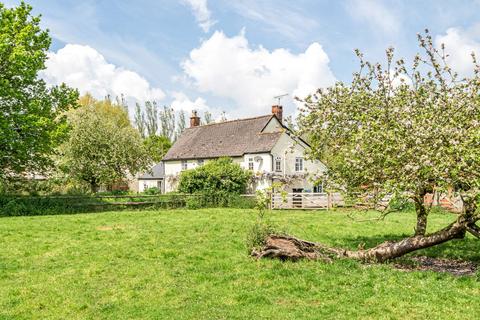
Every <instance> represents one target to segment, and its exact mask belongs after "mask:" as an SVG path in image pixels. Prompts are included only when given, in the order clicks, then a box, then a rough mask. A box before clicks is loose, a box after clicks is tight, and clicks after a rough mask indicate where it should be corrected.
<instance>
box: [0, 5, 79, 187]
mask: <svg viewBox="0 0 480 320" xmlns="http://www.w3.org/2000/svg"><path fill="white" fill-rule="evenodd" d="M31 11H32V7H31V6H29V5H27V4H25V3H24V2H22V3H20V5H19V6H18V7H14V8H5V7H4V5H3V4H2V3H0V110H1V114H2V116H1V117H0V178H5V177H7V176H11V175H15V174H18V173H23V172H25V171H43V170H45V169H47V168H48V167H49V166H50V165H51V164H52V161H51V156H52V154H53V152H54V150H55V147H56V146H58V144H59V143H60V142H61V141H62V140H63V139H65V137H66V133H67V126H66V122H65V118H64V117H63V116H62V113H63V112H64V111H65V110H67V109H68V108H69V107H73V106H75V102H76V99H77V98H78V93H77V91H76V90H73V89H70V88H68V87H67V86H65V85H61V86H55V87H51V88H48V87H47V86H46V84H45V82H44V81H43V80H41V79H39V78H38V73H39V71H41V70H43V69H45V61H46V59H47V50H48V48H49V47H50V43H51V39H50V36H49V34H48V32H47V31H45V30H42V29H41V28H40V17H34V16H32V15H31Z"/></svg>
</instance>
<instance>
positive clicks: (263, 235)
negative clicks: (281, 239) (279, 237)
mask: <svg viewBox="0 0 480 320" xmlns="http://www.w3.org/2000/svg"><path fill="white" fill-rule="evenodd" d="M279 233H280V232H277V228H276V227H275V226H274V225H273V224H272V223H271V222H269V221H268V220H266V219H263V218H259V219H257V221H256V222H255V223H254V224H253V225H252V227H251V228H250V230H249V232H248V233H247V250H248V251H249V252H252V250H254V249H260V248H261V247H263V246H264V245H265V241H266V239H267V237H268V236H270V235H272V234H279Z"/></svg>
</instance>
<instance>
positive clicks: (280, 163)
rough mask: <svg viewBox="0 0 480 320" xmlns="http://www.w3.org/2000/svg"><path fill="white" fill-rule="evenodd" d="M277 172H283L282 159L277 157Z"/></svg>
mask: <svg viewBox="0 0 480 320" xmlns="http://www.w3.org/2000/svg"><path fill="white" fill-rule="evenodd" d="M275 171H276V172H282V157H275Z"/></svg>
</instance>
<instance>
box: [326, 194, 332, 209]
mask: <svg viewBox="0 0 480 320" xmlns="http://www.w3.org/2000/svg"><path fill="white" fill-rule="evenodd" d="M331 208H332V194H331V193H330V192H328V193H327V210H329V209H331Z"/></svg>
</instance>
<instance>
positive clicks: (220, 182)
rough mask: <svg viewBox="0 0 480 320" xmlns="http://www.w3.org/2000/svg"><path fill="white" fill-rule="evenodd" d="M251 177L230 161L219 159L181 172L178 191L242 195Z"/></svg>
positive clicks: (249, 173)
mask: <svg viewBox="0 0 480 320" xmlns="http://www.w3.org/2000/svg"><path fill="white" fill-rule="evenodd" d="M251 177H252V174H251V172H250V171H246V170H244V169H242V167H240V165H239V164H236V163H234V162H233V160H232V159H230V158H220V159H217V160H212V161H208V162H207V163H206V164H205V165H203V166H201V167H198V168H195V169H191V170H186V171H183V172H182V173H181V175H180V181H179V184H178V191H179V192H181V193H188V194H193V193H202V194H210V195H215V194H219V193H221V194H242V193H245V190H246V189H247V186H248V183H249V182H250V179H251Z"/></svg>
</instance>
